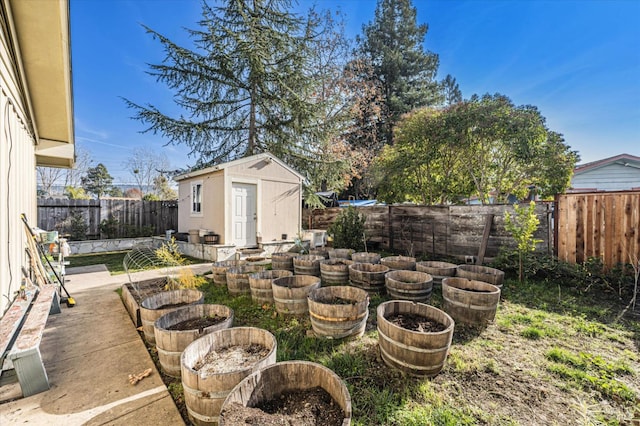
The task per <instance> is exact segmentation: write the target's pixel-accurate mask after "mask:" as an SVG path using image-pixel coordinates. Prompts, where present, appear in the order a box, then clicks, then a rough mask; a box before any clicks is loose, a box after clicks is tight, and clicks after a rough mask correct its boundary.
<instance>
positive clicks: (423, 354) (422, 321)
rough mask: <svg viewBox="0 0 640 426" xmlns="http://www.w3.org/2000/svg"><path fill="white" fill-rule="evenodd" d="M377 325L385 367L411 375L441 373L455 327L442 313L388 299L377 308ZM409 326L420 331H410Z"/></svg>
mask: <svg viewBox="0 0 640 426" xmlns="http://www.w3.org/2000/svg"><path fill="white" fill-rule="evenodd" d="M399 318H405V319H406V320H407V325H405V326H399V325H398V319H399ZM409 320H411V321H409ZM377 323H378V345H379V346H380V355H381V356H382V359H383V360H384V362H385V364H387V365H388V366H390V367H393V368H396V369H399V370H402V371H404V372H406V373H409V374H411V375H414V376H427V377H433V376H435V375H437V374H438V373H439V372H440V371H441V370H442V368H443V367H444V363H445V361H446V359H447V354H448V353H449V348H450V346H451V339H452V338H453V328H454V325H455V322H454V321H453V319H452V318H451V317H450V316H449V315H447V314H446V313H445V312H444V311H441V310H440V309H438V308H434V307H433V306H430V305H426V304H424V303H416V302H409V301H405V300H390V301H388V302H384V303H381V304H380V305H378V309H377ZM409 323H413V324H419V325H420V327H421V328H418V330H416V331H414V330H411V329H409V327H408V324H409ZM425 328H426V329H427V331H424V330H425ZM429 330H434V331H429Z"/></svg>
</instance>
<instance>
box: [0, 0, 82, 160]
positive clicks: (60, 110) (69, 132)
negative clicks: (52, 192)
mask: <svg viewBox="0 0 640 426" xmlns="http://www.w3.org/2000/svg"><path fill="white" fill-rule="evenodd" d="M3 1H4V2H5V6H6V9H7V10H8V11H9V13H11V15H12V17H13V19H12V20H10V22H13V33H14V37H15V38H16V41H17V43H16V44H17V46H18V48H17V50H16V55H17V59H18V61H17V62H18V68H19V71H20V73H21V75H22V79H23V80H24V92H25V93H23V95H24V98H25V101H26V103H27V105H28V109H29V111H30V112H29V113H30V116H31V125H32V131H33V133H34V137H35V143H36V145H37V146H36V165H38V166H53V167H73V164H74V159H75V154H74V151H75V141H74V130H73V97H72V77H71V41H70V30H69V3H68V1H67V0H29V1H23V0H3Z"/></svg>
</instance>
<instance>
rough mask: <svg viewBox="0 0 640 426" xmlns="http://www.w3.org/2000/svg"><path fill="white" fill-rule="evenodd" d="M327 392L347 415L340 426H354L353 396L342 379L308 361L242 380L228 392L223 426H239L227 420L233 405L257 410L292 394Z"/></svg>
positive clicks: (289, 363) (283, 364) (272, 367)
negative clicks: (307, 391) (257, 407)
mask: <svg viewBox="0 0 640 426" xmlns="http://www.w3.org/2000/svg"><path fill="white" fill-rule="evenodd" d="M317 387H320V388H322V389H324V390H325V391H326V392H327V393H328V394H329V395H330V396H331V399H333V401H334V403H335V404H337V405H338V406H339V407H340V408H341V409H342V412H343V414H344V418H343V420H342V422H341V423H339V425H340V426H349V425H350V424H351V415H352V410H351V396H350V395H349V390H348V389H347V387H346V386H345V384H344V382H343V381H342V379H340V377H339V376H338V375H337V374H336V373H334V372H333V371H331V370H330V369H328V368H327V367H325V366H323V365H320V364H317V363H314V362H309V361H285V362H278V363H276V364H273V365H270V366H267V367H264V368H262V369H261V370H259V371H257V372H255V373H253V374H251V375H250V376H248V377H246V378H245V379H244V380H242V381H241V382H240V383H238V385H237V386H236V387H235V388H233V390H232V391H231V392H230V393H229V395H228V396H227V398H226V399H225V401H224V403H223V404H222V413H221V414H220V422H219V425H220V426H224V425H227V426H230V425H236V424H238V423H237V420H239V419H236V421H235V422H233V423H231V422H229V421H228V420H227V419H228V418H229V417H230V415H231V414H232V413H233V411H232V410H233V405H234V404H239V405H241V406H243V407H255V406H258V405H262V404H265V403H268V402H269V401H273V400H276V399H277V398H280V396H281V395H283V394H285V393H291V392H300V391H306V390H310V389H313V388H317Z"/></svg>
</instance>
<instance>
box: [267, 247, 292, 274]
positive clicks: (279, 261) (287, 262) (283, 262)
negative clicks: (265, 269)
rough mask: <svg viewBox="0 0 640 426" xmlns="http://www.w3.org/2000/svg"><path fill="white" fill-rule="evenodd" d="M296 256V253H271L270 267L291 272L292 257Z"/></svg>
mask: <svg viewBox="0 0 640 426" xmlns="http://www.w3.org/2000/svg"><path fill="white" fill-rule="evenodd" d="M296 256H298V253H291V252H283V253H273V254H272V255H271V268H273V269H284V270H286V271H292V272H293V258H294V257H296Z"/></svg>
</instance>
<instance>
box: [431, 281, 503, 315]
mask: <svg viewBox="0 0 640 426" xmlns="http://www.w3.org/2000/svg"><path fill="white" fill-rule="evenodd" d="M442 298H443V302H442V305H443V309H444V310H445V311H446V312H447V313H448V314H449V315H451V317H452V318H453V319H454V320H456V321H457V322H461V323H465V324H472V325H486V324H487V323H489V322H491V321H493V319H494V318H495V316H496V310H497V309H498V302H500V288H499V287H498V286H495V285H493V284H489V283H487V282H484V281H476V280H470V279H467V278H459V277H449V278H445V279H444V280H442Z"/></svg>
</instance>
